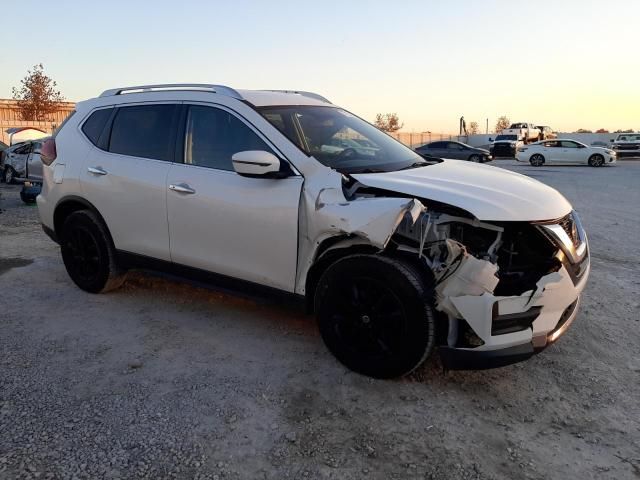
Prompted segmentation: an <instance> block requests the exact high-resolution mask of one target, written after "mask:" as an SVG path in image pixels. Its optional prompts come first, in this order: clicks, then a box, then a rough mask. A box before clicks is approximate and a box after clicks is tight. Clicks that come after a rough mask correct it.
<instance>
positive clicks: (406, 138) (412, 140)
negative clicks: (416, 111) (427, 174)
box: [389, 132, 458, 148]
mask: <svg viewBox="0 0 640 480" xmlns="http://www.w3.org/2000/svg"><path fill="white" fill-rule="evenodd" d="M389 135H391V136H392V137H393V138H395V139H396V140H398V141H400V142H402V143H404V144H405V145H406V146H408V147H410V148H416V147H419V146H420V145H424V144H425V143H429V142H437V141H439V140H458V136H457V135H451V134H448V133H431V132H418V133H412V132H394V133H390V134H389Z"/></svg>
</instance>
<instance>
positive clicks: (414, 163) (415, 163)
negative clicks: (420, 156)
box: [400, 161, 431, 170]
mask: <svg viewBox="0 0 640 480" xmlns="http://www.w3.org/2000/svg"><path fill="white" fill-rule="evenodd" d="M425 165H431V163H429V162H424V161H422V162H413V163H412V164H411V165H407V166H406V167H402V168H401V169H400V170H409V169H410V168H420V167H424V166H425Z"/></svg>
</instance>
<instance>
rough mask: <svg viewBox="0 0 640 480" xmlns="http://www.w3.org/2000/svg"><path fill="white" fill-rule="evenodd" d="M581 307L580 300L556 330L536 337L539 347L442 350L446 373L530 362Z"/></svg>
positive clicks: (577, 300)
mask: <svg viewBox="0 0 640 480" xmlns="http://www.w3.org/2000/svg"><path fill="white" fill-rule="evenodd" d="M579 304H580V297H578V298H577V299H576V300H575V301H574V302H573V303H572V304H570V305H569V306H568V307H567V308H566V309H565V312H564V313H563V315H562V317H561V318H560V320H559V321H558V324H557V325H556V327H555V328H554V329H553V330H551V331H550V332H549V333H547V334H546V335H544V336H539V337H538V338H537V343H538V345H539V346H537V347H536V346H535V343H534V341H531V342H529V343H523V344H520V345H514V346H511V347H506V348H501V349H497V350H475V349H463V348H451V347H439V353H440V360H441V361H442V365H443V366H444V368H445V369H447V370H488V369H491V368H499V367H505V366H507V365H512V364H514V363H518V362H522V361H524V360H527V359H529V358H531V357H532V356H533V355H535V354H537V353H540V352H541V351H543V350H544V349H545V348H547V347H548V346H549V345H551V344H553V343H554V342H555V341H556V340H558V338H560V337H561V336H562V335H563V334H564V333H565V332H566V331H567V330H568V329H569V327H570V326H571V324H572V323H573V321H574V320H575V318H576V317H577V315H578V306H579Z"/></svg>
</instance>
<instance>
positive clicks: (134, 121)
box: [109, 105, 176, 161]
mask: <svg viewBox="0 0 640 480" xmlns="http://www.w3.org/2000/svg"><path fill="white" fill-rule="evenodd" d="M175 109H176V106H175V105H140V106H134V107H121V108H119V109H118V113H116V117H115V118H114V119H113V127H112V128H111V139H110V141H109V151H110V152H113V153H121V154H123V155H131V156H133V157H143V158H153V159H156V160H169V161H170V160H172V159H173V141H172V136H171V133H172V132H171V122H172V120H173V115H174V112H175Z"/></svg>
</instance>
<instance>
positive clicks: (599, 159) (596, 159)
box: [589, 153, 604, 167]
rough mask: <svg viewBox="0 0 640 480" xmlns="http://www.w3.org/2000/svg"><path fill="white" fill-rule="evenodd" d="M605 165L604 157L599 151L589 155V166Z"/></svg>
mask: <svg viewBox="0 0 640 480" xmlns="http://www.w3.org/2000/svg"><path fill="white" fill-rule="evenodd" d="M603 165H604V157H603V156H602V155H600V154H599V153H596V154H595V155H591V156H590V157H589V166H591V167H601V166H603Z"/></svg>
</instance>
